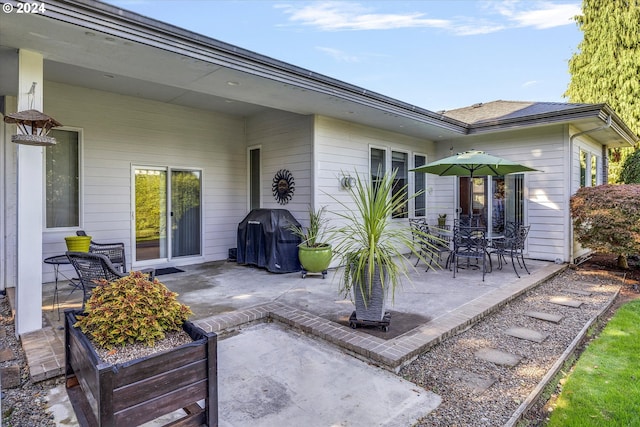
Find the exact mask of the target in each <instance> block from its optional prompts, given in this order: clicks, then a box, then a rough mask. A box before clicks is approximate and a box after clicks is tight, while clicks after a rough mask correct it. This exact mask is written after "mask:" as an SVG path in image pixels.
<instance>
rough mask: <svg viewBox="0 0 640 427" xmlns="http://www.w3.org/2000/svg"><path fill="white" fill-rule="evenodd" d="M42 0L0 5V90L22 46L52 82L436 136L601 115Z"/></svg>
mask: <svg viewBox="0 0 640 427" xmlns="http://www.w3.org/2000/svg"><path fill="white" fill-rule="evenodd" d="M44 3H45V4H46V9H47V12H46V13H45V14H15V13H13V14H0V76H1V77H2V78H0V96H1V95H13V96H15V95H16V93H15V92H16V90H17V87H18V85H17V74H18V73H17V59H16V58H17V56H16V53H15V52H16V50H17V49H28V50H32V51H35V52H40V53H42V55H43V57H44V58H45V61H44V73H45V75H44V78H45V80H49V81H57V82H61V83H67V84H71V85H78V86H84V87H88V88H92V89H99V90H105V91H111V92H115V93H121V94H125V95H130V96H136V97H142V98H148V99H152V100H158V101H161V102H168V103H173V104H178V105H184V106H189V107H193V108H199V109H207V110H212V111H220V112H223V113H225V114H232V115H238V116H251V115H253V114H256V113H259V112H260V111H263V110H265V109H268V108H275V109H279V110H284V111H290V112H294V113H298V114H319V115H324V116H328V117H334V118H338V119H342V120H346V121H349V122H355V123H361V124H363V125H368V126H374V127H377V128H382V129H386V130H390V131H394V132H399V133H403V134H407V135H411V136H415V137H419V138H424V139H429V140H433V141H439V140H449V139H452V138H457V137H461V136H464V135H467V134H473V133H480V132H495V131H501V130H504V129H505V128H512V127H526V126H540V125H548V124H552V123H557V122H567V121H572V124H574V125H575V126H577V127H578V129H580V130H585V129H588V128H589V127H594V126H595V125H597V124H602V122H603V120H605V119H606V117H607V114H602V113H601V111H600V110H601V109H600V108H599V106H596V107H597V108H593V107H594V106H591V107H581V104H560V103H510V104H509V103H506V102H505V101H496V102H495V103H488V104H482V105H483V106H485V105H486V106H489V107H490V108H483V107H480V108H476V109H475V112H474V113H473V114H472V113H470V112H466V110H468V109H469V108H472V107H467V108H463V109H459V110H452V111H449V112H445V113H444V114H441V113H436V112H433V111H430V110H427V109H424V108H421V107H418V106H415V105H412V104H408V103H405V102H402V101H399V100H397V99H393V98H391V97H387V96H385V95H382V94H379V93H376V92H371V91H369V90H367V89H365V88H362V87H358V86H355V85H351V84H349V83H346V82H342V81H340V80H337V79H334V78H331V77H328V76H324V75H321V74H318V73H315V72H314V71H312V70H308V69H304V68H301V67H297V66H294V65H291V64H288V63H285V62H282V61H278V60H276V59H273V58H270V57H267V56H264V55H260V54H258V53H255V52H252V51H249V50H246V49H242V48H240V47H237V46H234V45H231V44H228V43H224V42H221V41H219V40H216V39H212V38H209V37H206V36H203V35H200V34H197V33H194V32H191V31H187V30H184V29H182V28H178V27H175V26H173V25H170V24H167V23H164V22H161V21H157V20H154V19H151V18H147V17H145V16H142V15H139V14H136V13H133V12H129V11H127V10H124V9H120V8H118V7H115V6H112V5H108V4H105V3H102V2H99V1H94V0H59V1H55V0H47V1H45V2H44ZM576 105H578V106H580V107H576ZM542 106H546V107H545V108H544V111H541V110H540V109H541V108H542ZM576 108H578V109H579V108H584V111H577V110H576ZM490 110H493V111H492V112H490ZM574 110H575V111H574ZM480 113H481V114H480ZM612 113H613V112H612ZM474 114H475V115H474ZM527 114H528V115H527ZM613 114H614V113H613ZM616 117H617V116H616ZM614 121H615V122H616V124H617V122H618V120H614ZM623 125H624V124H622V125H621V126H616V127H615V128H614V130H615V131H616V132H617V131H618V130H622V131H623V133H625V132H626V126H623ZM610 133H611V135H609V136H608V140H610V141H614V142H615V141H617V142H618V143H624V142H625V141H629V140H633V138H634V137H635V135H634V136H633V137H630V136H629V135H626V134H625V135H618V134H615V135H614V134H613V133H614V132H612V131H610ZM631 135H633V134H632V133H631ZM635 138H636V140H637V137H635Z"/></svg>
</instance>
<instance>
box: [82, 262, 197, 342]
mask: <svg viewBox="0 0 640 427" xmlns="http://www.w3.org/2000/svg"><path fill="white" fill-rule="evenodd" d="M177 295H178V294H176V293H175V292H172V291H170V290H169V289H167V287H166V286H165V285H163V284H162V283H160V282H159V281H158V280H157V279H155V280H154V281H150V280H149V278H148V276H147V275H146V274H143V273H141V272H139V271H138V272H131V273H130V274H129V276H125V277H122V278H120V279H118V280H116V281H114V282H111V283H109V282H107V281H106V280H102V281H101V282H100V284H99V285H98V286H97V287H96V288H95V289H94V290H93V292H92V294H91V297H90V298H89V300H88V301H87V305H86V307H85V313H84V314H82V315H79V316H78V318H79V319H80V320H78V322H76V324H75V325H74V326H75V327H77V328H80V329H81V330H82V332H84V333H85V334H88V335H89V336H90V337H91V339H92V340H93V342H94V343H95V344H97V345H98V346H100V347H104V348H106V349H111V348H113V347H115V346H124V345H127V344H134V343H138V342H140V343H144V344H146V345H148V346H153V345H154V343H155V342H156V341H158V340H161V339H163V338H164V337H165V332H169V331H179V330H181V329H182V324H183V323H184V321H185V320H187V318H188V317H189V316H190V315H191V314H193V313H192V312H191V310H190V309H189V307H187V306H186V305H184V304H181V303H180V302H178V300H177V299H176V297H177Z"/></svg>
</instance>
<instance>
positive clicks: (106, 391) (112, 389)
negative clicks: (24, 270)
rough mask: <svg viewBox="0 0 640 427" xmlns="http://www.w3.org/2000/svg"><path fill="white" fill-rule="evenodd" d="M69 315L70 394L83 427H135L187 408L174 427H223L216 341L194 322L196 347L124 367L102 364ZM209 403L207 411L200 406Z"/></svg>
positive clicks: (189, 325)
mask: <svg viewBox="0 0 640 427" xmlns="http://www.w3.org/2000/svg"><path fill="white" fill-rule="evenodd" d="M79 313H80V312H78V311H73V310H67V311H65V329H66V330H65V354H66V370H65V372H66V376H67V393H68V395H69V399H70V400H71V403H72V405H73V408H74V410H75V411H76V414H77V417H78V421H79V423H80V425H81V426H85V425H87V426H91V427H94V426H97V427H103V426H109V427H112V426H113V427H119V426H123V427H124V426H126V427H129V426H132V425H138V424H141V423H144V422H147V421H151V420H154V419H156V418H158V417H160V416H163V415H166V414H169V413H171V412H174V411H175V410H177V409H180V408H186V409H185V411H186V416H184V417H183V418H181V419H180V420H177V421H174V422H172V423H170V425H172V426H200V425H202V424H204V425H207V426H217V425H218V391H217V390H218V386H217V381H218V380H217V336H216V334H215V333H206V332H204V331H203V330H202V329H200V328H198V327H196V326H195V325H193V324H192V323H190V322H185V324H184V325H183V328H184V330H185V331H186V332H187V333H189V335H190V336H191V338H192V339H194V340H196V341H194V342H192V343H189V344H185V345H183V346H180V347H176V348H175V349H172V350H168V351H165V352H162V353H158V354H155V355H152V356H149V357H145V358H141V359H138V360H135V361H131V362H127V363H124V364H119V365H111V364H108V363H104V362H101V361H99V360H98V357H97V354H96V353H95V351H94V349H93V347H92V346H91V343H90V341H89V340H88V338H87V337H86V336H85V335H84V334H83V333H82V332H81V331H80V330H78V329H76V328H73V327H72V326H71V325H73V324H74V323H75V321H76V318H75V316H76V314H79ZM201 400H204V408H201V407H200V406H199V405H198V404H197V402H198V401H201Z"/></svg>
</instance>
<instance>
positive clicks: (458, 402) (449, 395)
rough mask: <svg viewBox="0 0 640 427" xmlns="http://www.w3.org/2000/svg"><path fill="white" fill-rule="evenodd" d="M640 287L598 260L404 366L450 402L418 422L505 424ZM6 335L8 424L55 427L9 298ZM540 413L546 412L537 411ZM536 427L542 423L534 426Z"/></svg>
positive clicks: (1, 320) (1, 311) (2, 312)
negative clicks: (491, 352) (588, 332)
mask: <svg viewBox="0 0 640 427" xmlns="http://www.w3.org/2000/svg"><path fill="white" fill-rule="evenodd" d="M635 283H636V282H634V281H633V280H632V279H630V276H628V275H627V276H625V275H623V274H621V273H615V272H610V271H608V270H604V269H599V267H598V265H597V264H594V263H590V264H588V265H585V267H579V268H577V269H567V270H566V271H565V272H563V273H561V274H560V275H559V276H557V277H555V278H553V279H551V280H549V281H547V282H545V283H543V284H542V285H540V286H538V287H537V288H535V289H533V290H531V291H529V292H528V293H526V294H524V295H522V296H520V297H519V298H517V299H516V300H514V301H512V302H511V303H510V304H508V305H506V306H505V307H503V308H501V309H500V310H499V311H497V312H496V313H493V314H491V315H489V316H488V317H486V318H485V319H483V320H482V321H480V322H479V323H477V324H476V325H474V326H473V327H471V328H470V329H468V330H466V331H464V332H462V333H460V334H458V335H456V336H454V337H452V338H450V339H448V340H446V341H444V342H442V343H441V344H439V345H437V346H436V347H434V348H432V349H431V350H430V351H429V352H427V353H425V354H423V355H421V356H420V357H418V358H417V359H416V360H415V361H413V362H412V363H411V364H410V365H408V366H406V367H405V368H403V369H402V371H401V372H400V375H401V376H402V377H403V378H405V379H407V380H409V381H412V382H414V383H416V384H417V385H419V386H422V387H424V388H426V389H428V390H430V391H433V392H434V393H437V394H439V395H440V396H441V397H442V404H441V405H440V406H439V407H438V408H437V409H436V410H435V411H434V412H432V413H431V414H429V415H428V416H427V417H425V418H423V419H422V420H420V422H419V423H418V424H417V425H419V426H460V427H461V426H481V425H487V426H494V425H504V424H505V423H506V422H507V421H508V420H509V419H510V418H511V416H512V415H513V413H514V411H516V410H517V409H518V407H519V406H520V405H521V403H522V402H524V401H525V399H527V397H528V396H529V394H530V393H531V391H532V390H533V389H534V388H535V387H536V386H537V385H538V383H539V382H540V380H541V379H542V378H543V377H544V375H545V374H546V373H547V371H548V370H549V369H550V367H551V366H552V365H553V364H554V363H555V362H556V360H558V358H559V357H560V356H561V355H562V353H563V352H564V351H565V350H566V348H567V347H568V346H569V344H570V343H571V342H572V341H573V340H574V338H575V337H576V336H577V335H578V333H579V332H580V331H581V330H582V329H583V327H584V325H585V324H586V323H587V322H589V320H590V319H592V318H593V317H594V316H595V315H596V314H597V313H598V312H600V311H601V310H602V308H603V307H604V306H605V305H606V304H608V302H609V301H610V300H611V298H612V297H613V296H614V295H615V294H616V292H617V291H618V290H619V289H620V288H622V289H631V290H632V292H633V289H635V288H634V285H635ZM636 288H637V286H636ZM571 291H578V293H576V292H571ZM579 291H583V292H582V293H581V292H579ZM585 292H587V293H590V295H586V294H585ZM553 297H565V299H567V298H568V299H573V300H578V301H581V302H582V305H581V306H580V307H579V308H574V307H568V306H563V305H558V304H553V303H551V302H550V299H551V298H553ZM528 311H535V312H546V313H552V314H557V315H560V316H562V317H563V319H562V320H561V321H560V322H559V323H554V322H548V321H544V320H539V319H535V318H532V317H530V316H527V315H525V314H524V313H525V312H528ZM512 328H527V329H531V330H534V331H537V332H539V333H540V334H542V335H543V336H544V335H546V338H545V339H544V340H543V341H542V342H540V343H538V342H533V341H528V340H524V339H521V338H516V337H513V336H510V335H508V334H506V333H505V331H507V330H509V329H512ZM3 331H4V332H3ZM3 334H4V335H3ZM0 336H2V340H1V342H2V344H1V345H0V351H1V350H3V349H10V350H11V352H12V354H13V355H14V356H15V357H13V358H12V359H11V360H2V359H0V368H3V369H4V368H7V367H8V366H15V365H16V364H17V365H19V366H20V380H19V382H20V385H19V386H18V387H15V388H10V389H5V387H4V383H3V388H2V425H3V426H7V427H9V426H11V427H13V426H54V425H55V424H54V423H53V421H52V417H51V416H50V414H49V413H48V412H47V410H46V408H47V403H46V393H47V391H48V390H49V389H50V388H52V387H53V386H55V385H58V384H61V383H62V382H63V378H62V377H60V378H58V379H55V380H50V381H45V382H41V383H36V384H33V383H31V381H30V380H29V376H28V367H27V365H26V361H25V355H24V352H23V350H22V348H21V346H20V344H19V342H18V341H17V340H16V339H15V332H14V326H13V317H12V316H11V311H10V309H9V302H8V300H7V298H5V297H2V296H0ZM486 349H495V350H499V351H501V352H506V353H509V354H511V355H514V356H517V357H519V358H520V361H519V363H517V364H516V365H515V366H513V367H511V366H503V365H498V364H495V363H492V362H488V361H486V360H483V359H482V358H480V357H479V352H480V351H483V350H486ZM5 354H8V353H6V352H5ZM538 410H539V407H538V408H536V410H535V411H532V412H536V411H538ZM538 412H540V411H538ZM538 416H539V414H538V413H535V414H533V415H530V417H533V418H535V417H538ZM532 425H536V422H535V421H532Z"/></svg>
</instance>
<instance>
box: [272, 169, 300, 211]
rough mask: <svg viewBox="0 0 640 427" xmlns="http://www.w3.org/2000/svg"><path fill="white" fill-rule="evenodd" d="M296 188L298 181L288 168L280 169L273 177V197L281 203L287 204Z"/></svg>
mask: <svg viewBox="0 0 640 427" xmlns="http://www.w3.org/2000/svg"><path fill="white" fill-rule="evenodd" d="M295 189H296V183H295V181H294V180H293V175H291V172H289V171H288V170H287V169H280V170H279V171H278V172H276V175H275V176H274V177H273V184H272V185H271V191H272V192H273V197H274V198H275V199H276V201H277V202H278V203H280V204H281V205H286V204H287V203H289V200H291V198H292V197H293V192H294V190H295Z"/></svg>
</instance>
